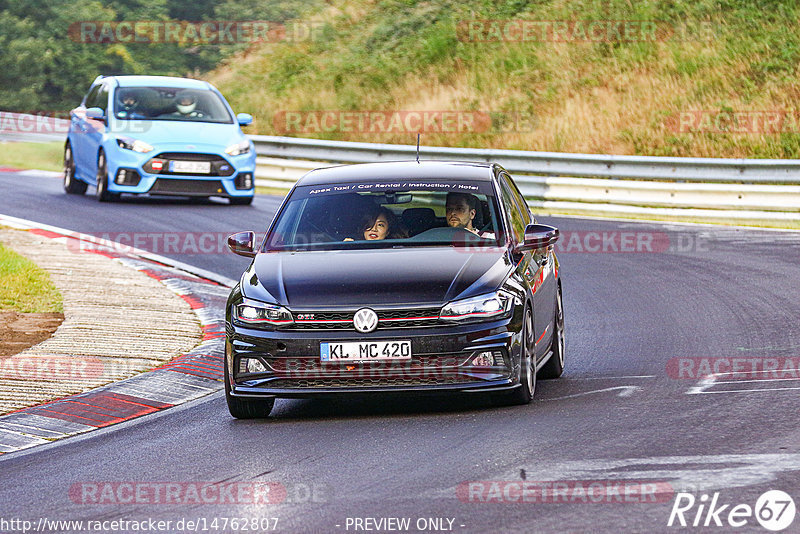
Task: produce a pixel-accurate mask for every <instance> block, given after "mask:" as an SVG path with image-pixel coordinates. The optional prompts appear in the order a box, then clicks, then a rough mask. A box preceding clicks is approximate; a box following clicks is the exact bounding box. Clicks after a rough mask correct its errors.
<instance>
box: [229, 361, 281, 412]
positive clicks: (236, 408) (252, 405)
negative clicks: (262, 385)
mask: <svg viewBox="0 0 800 534" xmlns="http://www.w3.org/2000/svg"><path fill="white" fill-rule="evenodd" d="M223 365H225V372H224V374H225V376H224V379H225V401H226V402H227V403H228V411H229V412H230V414H231V415H232V416H233V417H235V418H236V419H263V418H265V417H267V416H269V414H270V412H271V411H272V407H273V406H275V399H274V398H273V399H243V398H241V397H234V396H233V395H231V386H230V380H229V378H228V362H227V361H225V362H223Z"/></svg>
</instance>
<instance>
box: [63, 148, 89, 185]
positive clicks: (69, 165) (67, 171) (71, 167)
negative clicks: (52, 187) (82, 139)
mask: <svg viewBox="0 0 800 534" xmlns="http://www.w3.org/2000/svg"><path fill="white" fill-rule="evenodd" d="M87 187H88V184H87V183H86V182H81V181H80V180H78V179H77V178H75V158H74V157H73V156H72V145H70V144H69V143H67V144H66V145H64V191H66V192H67V194H68V195H82V194H84V193H85V192H86V188H87Z"/></svg>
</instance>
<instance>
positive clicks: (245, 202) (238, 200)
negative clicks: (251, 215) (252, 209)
mask: <svg viewBox="0 0 800 534" xmlns="http://www.w3.org/2000/svg"><path fill="white" fill-rule="evenodd" d="M228 201H229V202H230V203H231V206H249V205H250V204H252V203H253V197H230V198H229V199H228Z"/></svg>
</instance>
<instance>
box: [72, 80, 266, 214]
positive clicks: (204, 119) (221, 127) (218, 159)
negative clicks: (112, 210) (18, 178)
mask: <svg viewBox="0 0 800 534" xmlns="http://www.w3.org/2000/svg"><path fill="white" fill-rule="evenodd" d="M252 121H253V118H252V117H251V116H250V115H248V114H246V113H240V114H238V115H234V113H233V110H232V109H231V107H230V105H229V104H228V102H227V101H226V100H225V98H224V97H223V96H222V94H221V93H220V92H219V91H218V90H217V89H216V88H215V87H214V86H212V85H211V84H209V83H208V82H204V81H200V80H191V79H186V78H171V77H165V76H109V77H102V76H100V77H98V78H97V79H96V80H95V81H94V83H92V85H91V87H90V88H89V91H88V92H87V93H86V96H85V97H84V99H83V101H82V102H81V105H80V106H78V107H77V108H75V109H73V110H72V111H71V112H70V122H71V123H70V129H69V134H68V136H67V141H66V144H65V146H64V189H65V191H66V192H67V193H69V194H77V195H81V194H84V193H85V192H86V189H87V188H88V186H90V185H91V186H94V187H95V190H96V196H97V199H98V200H100V201H101V202H109V201H114V200H118V199H119V198H120V195H121V194H122V193H129V194H135V195H141V194H150V195H171V196H191V197H212V196H215V197H225V198H228V199H229V201H230V203H231V204H250V203H251V202H252V201H253V194H254V174H255V166H256V154H255V148H254V146H253V143H252V141H250V140H249V139H248V138H247V137H246V136H245V135H244V134H243V133H242V130H241V126H246V125H248V124H250V123H251V122H252Z"/></svg>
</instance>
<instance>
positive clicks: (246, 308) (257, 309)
mask: <svg viewBox="0 0 800 534" xmlns="http://www.w3.org/2000/svg"><path fill="white" fill-rule="evenodd" d="M231 315H232V317H233V321H234V322H235V323H236V324H239V325H241V326H249V327H251V328H267V329H273V328H279V327H282V326H288V325H290V324H293V323H294V319H293V318H292V312H290V311H289V310H287V309H286V308H284V307H283V306H276V305H273V304H265V303H263V302H256V301H252V300H245V301H244V302H241V303H239V304H235V305H234V306H233V309H232V310H231Z"/></svg>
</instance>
